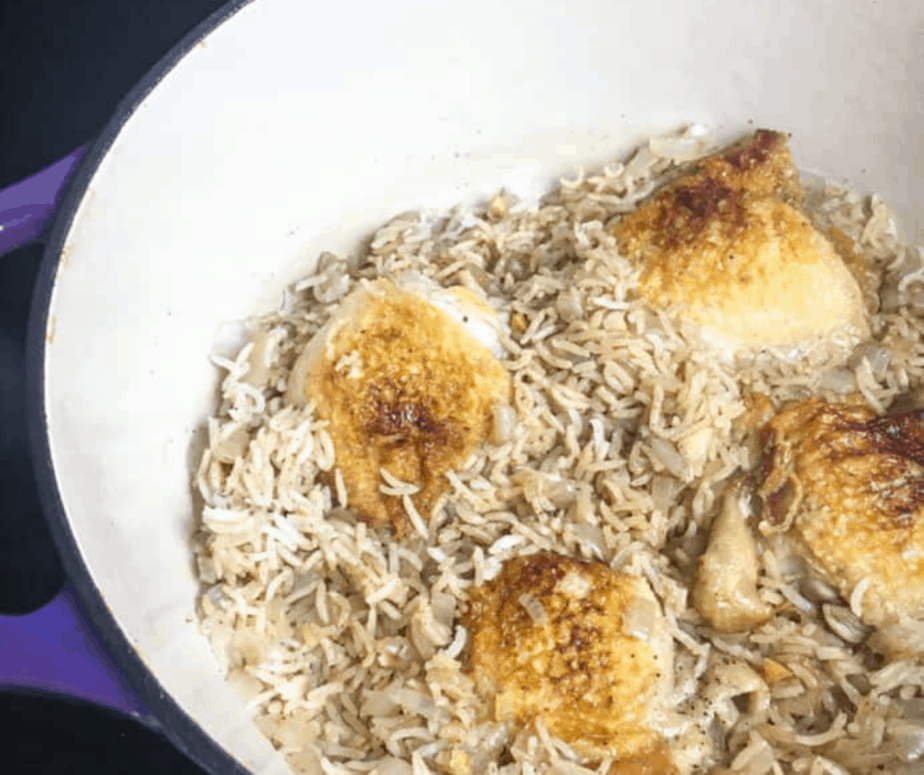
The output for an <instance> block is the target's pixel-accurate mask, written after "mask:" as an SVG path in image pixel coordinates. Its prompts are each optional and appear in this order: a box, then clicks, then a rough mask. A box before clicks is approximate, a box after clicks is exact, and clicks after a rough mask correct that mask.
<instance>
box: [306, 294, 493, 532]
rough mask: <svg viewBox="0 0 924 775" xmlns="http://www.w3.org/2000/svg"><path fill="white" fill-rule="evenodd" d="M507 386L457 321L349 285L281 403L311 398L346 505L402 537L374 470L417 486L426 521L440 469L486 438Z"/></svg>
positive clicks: (442, 484) (396, 504)
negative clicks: (326, 427)
mask: <svg viewBox="0 0 924 775" xmlns="http://www.w3.org/2000/svg"><path fill="white" fill-rule="evenodd" d="M509 391H510V381H509V377H508V375H507V372H506V371H505V369H504V367H503V366H502V365H501V363H500V362H499V361H498V360H497V358H496V357H494V355H492V353H491V352H490V351H489V350H488V349H487V348H486V347H485V346H484V345H482V344H481V343H479V342H478V341H476V339H475V338H474V337H473V336H471V335H470V334H469V333H468V332H467V331H466V329H465V328H464V327H463V326H462V325H461V324H460V323H459V322H458V321H456V320H454V319H453V318H452V317H451V316H450V315H448V314H447V313H446V312H445V311H444V310H442V309H439V308H438V307H436V306H434V305H433V304H430V303H429V302H428V301H426V300H425V299H424V298H422V297H421V296H420V295H419V294H417V293H413V292H410V291H407V290H404V289H402V288H399V287H397V286H396V285H395V284H393V283H391V282H390V281H388V280H378V281H376V282H374V283H369V284H367V285H364V286H362V287H360V288H358V289H357V290H356V291H354V292H353V293H352V294H351V295H350V296H349V297H348V298H347V299H346V300H345V301H344V303H343V304H342V306H341V308H340V310H339V311H338V314H337V315H336V317H335V318H334V319H333V320H332V321H331V324H330V325H329V326H328V327H327V328H326V329H325V330H322V331H321V332H319V334H318V335H317V336H316V337H315V338H314V339H313V340H312V342H311V343H310V344H309V346H308V347H307V348H306V350H305V352H304V353H303V354H302V355H301V356H300V358H299V360H298V362H297V363H296V366H295V368H294V369H293V375H292V377H291V380H290V396H289V400H290V401H292V402H300V401H303V400H305V399H310V400H314V401H315V402H316V404H317V407H318V413H319V415H320V416H321V417H323V418H324V419H327V420H328V421H329V422H330V426H329V432H330V435H331V439H332V441H333V443H334V448H335V451H336V458H337V466H338V467H339V468H340V470H341V472H342V474H343V479H344V484H345V486H346V489H347V492H348V498H349V503H350V505H351V506H352V507H355V508H356V509H357V510H358V511H359V512H360V513H361V514H362V515H363V516H364V517H365V518H367V519H368V520H370V521H371V522H372V523H374V524H385V523H388V522H391V524H392V525H394V527H395V529H396V531H397V532H398V533H399V534H402V533H404V532H405V530H406V529H407V527H408V517H407V513H406V512H405V509H404V506H403V504H402V500H401V499H400V498H397V497H395V496H391V495H385V494H382V493H381V492H380V489H379V488H380V485H381V483H382V477H381V474H380V468H382V467H384V468H386V469H387V470H388V471H390V472H391V473H392V474H393V475H394V476H396V477H397V478H398V479H401V480H403V481H406V482H410V483H413V484H416V485H418V486H419V487H420V491H419V492H418V493H417V494H416V495H414V496H413V497H412V500H413V502H414V506H415V508H416V509H417V511H418V512H419V513H420V514H422V515H424V517H425V518H426V514H427V512H428V511H429V509H430V507H431V506H432V504H433V503H434V502H435V500H436V498H437V497H438V496H439V495H440V494H441V493H442V492H443V491H444V490H445V489H446V487H447V486H448V485H447V480H446V477H445V476H444V474H445V473H446V472H447V471H448V470H450V469H451V468H453V467H454V466H458V465H460V464H461V463H463V462H464V461H465V459H466V458H467V457H468V456H469V455H470V454H471V453H472V451H473V450H474V449H475V447H476V446H477V445H478V444H479V443H480V442H481V441H483V440H484V439H485V438H486V437H488V435H489V434H490V431H491V427H492V423H493V409H494V407H495V405H496V404H498V403H501V402H503V401H506V400H507V399H508V397H509Z"/></svg>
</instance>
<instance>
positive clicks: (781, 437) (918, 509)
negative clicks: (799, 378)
mask: <svg viewBox="0 0 924 775" xmlns="http://www.w3.org/2000/svg"><path fill="white" fill-rule="evenodd" d="M765 442H766V445H767V450H768V455H769V457H768V466H767V467H766V474H765V477H764V480H763V482H762V484H761V487H760V490H759V494H760V495H761V497H762V498H763V499H764V503H765V505H766V509H767V520H768V522H769V523H770V524H776V525H784V526H785V525H790V527H789V528H788V529H789V534H790V535H791V536H792V538H793V539H794V545H795V547H796V549H797V551H799V553H800V554H802V555H803V556H804V557H805V558H806V559H807V560H808V561H809V562H810V563H811V565H812V566H813V567H815V569H816V570H817V571H819V572H820V573H821V574H822V575H823V576H824V577H825V578H826V579H827V580H828V581H829V582H830V583H832V584H834V585H835V586H836V587H837V588H838V589H839V590H840V592H841V594H843V595H844V596H845V597H849V596H850V595H851V593H852V592H853V590H854V589H855V588H856V587H857V585H858V584H860V583H861V582H864V581H865V583H866V584H868V585H869V586H868V589H867V592H866V594H865V595H864V598H863V604H862V610H863V612H864V617H863V618H864V619H865V620H866V621H867V622H868V623H870V624H875V625H882V624H886V623H888V622H891V621H894V620H895V619H896V618H897V617H900V616H902V615H907V616H911V617H913V618H920V617H921V616H922V615H924V421H922V416H921V413H920V412H912V413H908V414H905V415H891V416H885V417H878V416H876V414H875V413H874V412H873V411H872V410H870V409H869V408H868V407H866V406H860V405H845V406H835V405H832V404H828V403H825V402H823V401H819V400H817V399H810V400H806V401H802V402H801V403H799V404H797V405H795V406H793V407H791V408H789V409H787V410H785V411H783V412H781V413H780V414H778V415H777V416H776V417H774V418H773V419H772V420H771V421H770V422H769V423H768V424H767V426H766V429H765Z"/></svg>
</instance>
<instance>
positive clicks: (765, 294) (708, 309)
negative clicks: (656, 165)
mask: <svg viewBox="0 0 924 775" xmlns="http://www.w3.org/2000/svg"><path fill="white" fill-rule="evenodd" d="M803 198H804V194H803V191H802V186H801V183H800V181H799V173H798V171H797V170H796V168H795V165H794V164H793V161H792V156H791V155H790V153H789V148H788V140H787V138H786V136H785V135H784V134H782V133H780V132H771V131H768V130H760V131H758V132H757V133H756V134H755V135H754V136H753V137H752V138H749V139H748V140H747V141H746V142H744V143H743V144H741V145H740V146H739V147H735V148H733V149H731V150H729V151H727V152H725V153H722V154H717V155H715V156H711V157H709V158H707V159H706V160H705V161H703V163H702V164H701V165H699V166H698V167H697V169H696V170H694V171H693V172H691V173H689V174H686V175H683V176H681V177H680V178H679V179H678V180H676V181H674V182H673V183H671V184H670V185H668V186H667V187H666V188H664V189H663V190H662V191H660V192H659V193H658V194H657V195H656V196H655V197H654V198H652V200H651V201H650V202H646V203H645V204H643V205H642V206H640V207H639V208H638V209H636V210H635V211H634V212H632V213H630V214H629V215H627V216H626V217H625V218H623V219H622V220H621V221H619V222H618V223H617V224H616V227H615V229H614V233H615V234H616V236H617V238H618V239H619V248H620V251H621V252H622V253H623V254H624V255H626V256H628V257H630V258H633V259H634V260H635V261H636V262H637V263H638V265H639V266H640V268H641V273H642V274H641V279H640V283H639V290H640V291H641V293H642V295H643V296H644V297H645V298H646V299H647V300H648V301H649V302H650V303H651V305H652V306H653V307H658V308H664V309H676V311H677V315H678V317H679V318H680V319H681V320H683V321H684V322H687V323H689V324H691V325H692V326H693V327H694V328H695V330H696V331H697V332H698V333H699V334H700V336H701V337H702V338H703V339H705V340H706V341H708V342H711V343H713V344H715V345H717V346H718V347H719V348H720V349H722V350H725V351H730V352H729V354H734V353H735V352H736V351H740V350H754V349H767V348H778V349H780V350H784V351H788V353H789V354H790V355H791V356H792V357H805V355H806V354H807V353H808V352H809V351H810V350H812V349H813V348H816V349H817V348H818V347H827V348H832V347H835V348H841V349H842V352H843V353H844V354H845V359H846V355H847V354H849V352H850V350H851V349H852V348H853V346H854V345H856V344H857V342H858V341H860V340H861V339H864V338H865V337H867V336H868V334H869V325H868V323H867V319H866V310H865V309H864V306H863V295H862V293H861V291H860V286H859V284H858V282H857V279H856V278H855V277H854V275H853V274H851V272H850V270H849V269H848V267H847V265H846V264H845V263H844V260H843V258H842V257H841V256H840V255H838V253H837V250H836V248H835V246H834V245H833V244H832V243H831V242H830V241H829V240H828V239H827V238H826V237H825V236H824V235H823V234H822V233H821V232H820V231H819V230H818V229H817V228H816V227H815V226H814V225H813V224H812V222H811V220H810V218H809V216H808V215H807V214H806V213H805V212H804V211H803Z"/></svg>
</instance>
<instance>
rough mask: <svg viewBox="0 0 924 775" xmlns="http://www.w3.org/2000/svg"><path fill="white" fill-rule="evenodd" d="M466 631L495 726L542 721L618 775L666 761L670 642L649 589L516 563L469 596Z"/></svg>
mask: <svg viewBox="0 0 924 775" xmlns="http://www.w3.org/2000/svg"><path fill="white" fill-rule="evenodd" d="M466 624H467V626H468V628H469V631H470V633H471V656H470V659H471V667H472V670H473V672H474V674H475V677H476V679H477V680H478V682H479V683H480V684H482V685H486V686H488V687H489V690H490V691H492V692H493V694H494V715H495V718H496V719H498V720H516V721H517V722H519V723H522V724H528V723H530V722H531V721H533V720H534V719H536V718H542V720H543V721H544V722H545V724H546V727H547V728H548V730H549V732H550V733H551V734H553V735H556V736H558V737H560V738H561V739H563V740H565V741H567V742H569V743H571V744H572V745H573V746H574V747H575V748H576V749H577V750H579V751H581V752H582V753H584V754H586V755H589V756H599V757H601V758H602V757H604V756H615V757H616V758H617V759H619V760H622V761H623V765H624V767H625V769H624V770H619V769H615V770H614V772H620V771H625V772H633V771H635V772H646V771H650V770H646V769H644V762H645V761H646V760H647V759H650V758H651V757H655V759H654V760H656V761H659V762H665V761H667V759H666V755H665V753H664V750H663V747H662V746H661V741H660V738H659V735H658V734H657V732H656V731H655V730H656V728H657V727H656V718H657V713H658V710H659V704H660V703H661V702H663V700H664V695H665V692H666V691H668V690H669V688H670V680H671V674H672V671H673V667H672V663H673V652H672V642H671V637H670V635H669V634H668V633H667V629H666V624H665V620H664V617H663V614H662V613H661V610H660V605H659V603H658V602H657V600H656V599H655V597H654V596H653V594H652V592H651V590H650V589H649V588H648V585H647V583H646V582H645V581H644V580H642V579H640V578H638V577H635V576H630V575H627V574H623V573H617V572H615V571H612V570H610V568H609V567H607V566H606V565H604V564H603V563H598V562H583V561H580V560H574V559H570V558H567V557H562V556H560V555H554V554H538V555H532V556H528V557H518V558H514V559H511V560H507V562H505V563H504V566H503V569H502V571H501V573H500V574H499V575H498V576H497V577H496V578H495V579H494V580H492V581H490V582H488V583H486V584H485V585H483V586H481V587H478V588H475V589H473V590H471V607H470V610H469V612H468V614H467V616H466ZM633 767H634V768H635V769H633ZM665 771H669V770H665Z"/></svg>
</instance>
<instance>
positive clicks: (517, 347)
mask: <svg viewBox="0 0 924 775" xmlns="http://www.w3.org/2000/svg"><path fill="white" fill-rule="evenodd" d="M693 139H696V141H697V142H698V141H699V140H698V139H697V138H693ZM690 142H691V138H690V137H689V136H686V137H683V138H681V139H680V140H679V141H678V140H677V139H676V138H655V139H653V140H652V141H651V142H649V143H647V144H646V145H644V146H643V147H641V148H640V149H638V150H637V151H636V152H635V153H634V154H633V155H632V156H631V157H630V158H628V159H626V160H625V161H624V162H622V163H613V164H609V165H606V166H603V167H602V168H600V169H597V170H594V171H593V172H591V173H586V172H584V171H578V172H577V173H576V175H575V176H574V177H572V178H570V179H565V180H563V181H561V184H560V185H559V186H558V187H557V188H556V189H555V190H554V191H552V192H551V193H549V194H548V196H547V197H545V198H544V199H543V200H542V202H541V203H540V204H539V205H538V206H537V207H530V206H528V205H527V204H525V203H522V202H518V201H517V200H516V198H515V197H514V196H513V195H512V194H509V193H505V192H501V193H500V194H498V196H497V197H495V198H494V199H493V200H492V201H490V202H486V203H484V205H483V206H480V207H476V208H468V209H467V208H459V209H458V210H456V211H453V212H451V213H442V214H431V213H408V214H404V215H401V216H398V217H397V218H396V219H394V220H393V221H391V222H390V223H388V224H385V225H384V226H383V227H382V228H381V229H380V230H379V231H378V232H377V233H376V234H375V235H374V236H373V238H372V240H371V242H369V243H368V244H367V245H366V246H365V248H364V249H363V252H361V253H357V254H355V255H350V256H344V257H337V256H333V255H330V254H325V255H323V256H322V257H321V258H320V259H319V261H318V263H317V265H313V266H312V267H311V271H310V273H309V275H308V276H307V277H306V278H305V279H304V280H303V281H302V282H300V283H299V284H297V285H296V286H295V290H294V292H292V293H290V294H289V295H288V296H287V303H286V304H285V305H284V306H283V308H282V309H280V310H279V311H277V312H274V313H272V314H269V315H266V316H264V317H263V318H261V319H259V320H258V321H255V322H254V323H253V325H252V330H251V332H250V336H249V341H248V343H247V345H246V346H245V347H244V348H243V350H242V351H241V352H240V353H239V354H238V355H237V357H236V358H234V359H233V360H226V359H221V358H217V359H216V362H217V363H218V364H219V365H220V366H222V367H223V369H225V370H226V375H225V376H224V379H223V382H222V386H221V395H222V400H221V405H220V406H219V407H218V410H217V411H216V413H215V416H214V417H213V418H211V419H210V420H209V422H208V425H209V444H208V449H207V450H206V451H205V453H204V455H203V458H202V461H201V465H200V466H199V469H198V472H197V476H196V483H197V486H198V488H199V490H200V492H201V494H202V497H203V500H204V504H205V505H204V508H203V513H202V524H201V529H200V530H199V531H198V533H197V535H196V537H195V541H194V552H195V556H196V562H197V564H198V569H199V577H200V579H201V581H202V583H203V593H202V595H201V598H200V613H201V627H202V630H203V632H204V633H205V634H206V635H207V637H208V638H209V639H210V640H211V643H212V645H213V648H214V651H215V655H216V659H217V660H218V661H219V663H220V665H221V668H222V669H223V670H224V671H226V673H227V676H228V680H229V681H230V682H231V683H232V684H233V685H234V686H235V687H236V688H237V690H238V691H239V692H240V694H241V695H242V697H243V698H244V700H245V701H246V702H248V703H250V707H251V708H252V709H253V711H254V717H255V723H256V724H258V725H259V727H260V729H262V730H263V732H264V733H265V734H266V736H267V737H268V738H269V739H270V740H271V741H272V743H273V744H274V745H275V746H276V747H277V748H278V749H279V751H280V754H281V755H282V756H284V757H285V759H286V761H287V762H288V763H289V765H290V767H291V768H292V770H293V771H294V772H297V773H315V772H328V773H331V772H337V773H378V774H379V775H420V774H421V773H447V774H448V775H479V774H480V773H489V772H496V773H502V774H503V775H515V774H516V773H569V775H587V773H593V772H596V773H614V774H615V773H654V772H676V773H700V772H716V773H728V772H734V773H750V774H751V775H764V774H765V773H825V772H827V773H842V772H849V773H858V774H859V773H876V772H883V771H885V772H891V773H901V772H912V771H913V768H914V767H918V766H920V764H919V762H918V760H919V758H920V756H921V753H922V751H924V742H922V741H924V704H922V697H924V671H922V665H921V659H920V656H919V655H920V651H919V648H918V646H917V645H916V644H917V642H918V641H915V640H914V637H917V636H916V633H917V630H918V628H919V626H920V624H919V621H918V619H917V617H918V616H919V609H918V604H917V602H916V598H915V595H916V591H915V590H916V586H915V584H916V582H915V578H914V575H913V574H914V572H915V568H916V565H915V563H916V562H917V560H916V559H915V554H914V553H915V552H916V551H917V549H918V539H917V533H916V532H915V531H916V527H915V525H916V522H915V520H916V513H917V512H916V511H915V510H914V509H912V510H911V511H905V510H903V509H904V506H902V507H901V508H900V509H898V511H896V510H895V509H892V511H891V512H889V508H890V506H889V504H894V503H899V502H901V503H905V501H908V503H910V502H911V501H910V500H908V498H906V497H905V496H906V495H909V497H910V495H911V494H913V493H915V492H916V490H915V487H916V486H917V485H916V484H915V482H916V477H917V471H918V469H917V468H915V466H916V465H917V462H916V460H915V459H914V456H913V455H904V456H903V455H901V454H899V455H898V457H895V456H894V454H893V453H894V452H895V449H896V448H897V447H895V444H897V442H894V439H893V441H890V442H889V443H890V444H892V447H889V446H888V445H881V444H879V443H878V441H876V439H878V438H879V436H881V437H882V439H883V440H885V439H887V438H888V439H892V438H893V437H892V429H893V426H894V427H896V428H897V431H896V433H897V434H898V436H900V437H901V438H914V434H915V433H917V431H916V430H915V429H914V428H912V427H910V426H909V427H905V426H904V425H902V427H898V426H897V425H896V423H899V421H897V420H895V419H894V418H893V419H890V418H888V417H886V415H887V414H888V413H889V412H890V411H893V410H894V411H897V410H898V408H901V410H902V411H908V410H909V409H912V408H914V406H915V404H914V400H915V399H914V396H915V395H917V394H919V392H920V390H921V389H922V387H924V323H922V314H921V313H922V312H924V268H922V262H921V255H920V253H919V252H918V251H917V250H916V249H914V248H911V247H909V246H908V245H906V244H904V243H903V242H902V240H901V238H900V235H899V232H898V229H897V225H896V223H895V221H894V218H893V217H892V215H891V212H890V210H889V208H888V207H887V206H886V205H885V204H884V203H883V202H882V201H881V200H879V199H878V198H876V197H860V196H857V195H855V194H853V193H851V192H849V191H847V190H846V189H843V188H840V187H838V186H834V185H824V186H821V187H814V188H812V187H807V188H806V190H805V191H803V187H802V184H801V183H800V182H799V180H798V176H797V174H796V170H795V167H794V166H793V162H792V159H791V157H790V154H789V151H788V146H787V142H786V138H785V137H783V136H782V135H780V134H778V133H774V132H763V131H762V132H759V133H757V134H756V135H753V136H749V137H747V138H744V139H743V140H742V141H741V142H740V143H738V144H736V145H735V146H733V147H731V148H730V149H727V150H722V151H719V152H718V153H717V154H715V155H714V156H712V157H707V158H706V159H705V160H701V161H696V160H691V159H690V157H689V153H688V151H689V147H690ZM729 256H732V258H729ZM676 267H682V268H683V270H684V271H683V272H676V271H672V270H673V269H674V268H676ZM755 278H757V279H755ZM758 280H759V281H758ZM790 290H791V291H792V292H790ZM466 318H468V319H467V320H466ZM476 321H477V326H475V327H474V328H473V327H472V324H473V323H475V322H476ZM408 322H411V323H412V325H410V326H408V325H407V323H408ZM390 338H391V339H390ZM389 341H393V342H400V343H402V344H401V346H400V347H394V348H393V349H389ZM424 374H428V375H430V376H429V377H427V378H426V379H423V380H422V381H420V382H415V381H414V380H415V379H417V378H418V377H420V376H421V375H424ZM454 375H455V376H454ZM476 375H477V376H476ZM443 379H445V380H446V381H442V380H443ZM402 386H404V387H402ZM377 391H378V392H377ZM909 402H910V404H909ZM424 407H428V408H427V409H426V410H424ZM901 422H902V423H904V422H905V421H901ZM768 423H769V425H768ZM899 424H901V423H899ZM438 428H445V429H450V428H452V429H454V430H452V431H451V432H450V431H449V430H447V431H446V433H445V434H443V435H440V433H441V432H439V431H438V430H437V429H438ZM768 433H769V436H768ZM877 434H879V436H877ZM905 434H907V435H905ZM443 441H446V443H445V444H443V443H442V442H443ZM874 442H875V443H874ZM848 449H849V450H851V452H850V454H843V455H842V454H841V452H839V451H838V450H848ZM890 455H891V457H890ZM855 468H856V469H857V470H854V469H855ZM870 487H872V488H873V490H875V489H876V488H879V489H878V490H876V492H875V493H874V492H873V490H871V489H870ZM864 488H865V489H864ZM845 493H846V494H847V495H849V496H850V497H849V498H845V497H842V496H843V494H845ZM903 499H904V500H903ZM911 500H913V498H912V499H911ZM915 508H916V507H915ZM882 509H885V513H883V512H882ZM890 513H891V514H892V516H888V514H890ZM907 515H911V516H910V523H909V524H908V525H906V524H905V523H906V522H907V521H908V519H909V517H908V516H907ZM842 535H843V536H844V540H841V536H842ZM893 539H895V541H896V542H897V543H896V542H893ZM890 552H895V553H896V554H895V560H894V561H892V560H891V559H890V557H892V555H891V554H890ZM905 569H907V570H908V573H909V574H910V575H908V576H907V578H905V577H904V574H905V572H906V571H905ZM630 593H631V594H630ZM585 608H586V611H585ZM585 630H586V633H587V637H585ZM591 630H593V631H594V632H593V636H594V637H590V631H591ZM572 636H574V637H572ZM912 636H914V637H912ZM634 646H637V649H636V650H635V651H634V652H633V651H632V648H633V647H634ZM633 653H634V654H635V656H634V657H632V656H631V655H632V654H633ZM585 658H586V659H585ZM582 659H584V661H585V662H586V663H587V666H588V667H587V670H586V672H581V670H583V668H581V660H582ZM591 662H592V663H593V664H592V665H591ZM656 663H657V665H658V667H657V668H655V664H656ZM574 665H577V668H578V670H576V671H575V672H574V673H570V672H568V669H569V666H572V667H573V666H574Z"/></svg>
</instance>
